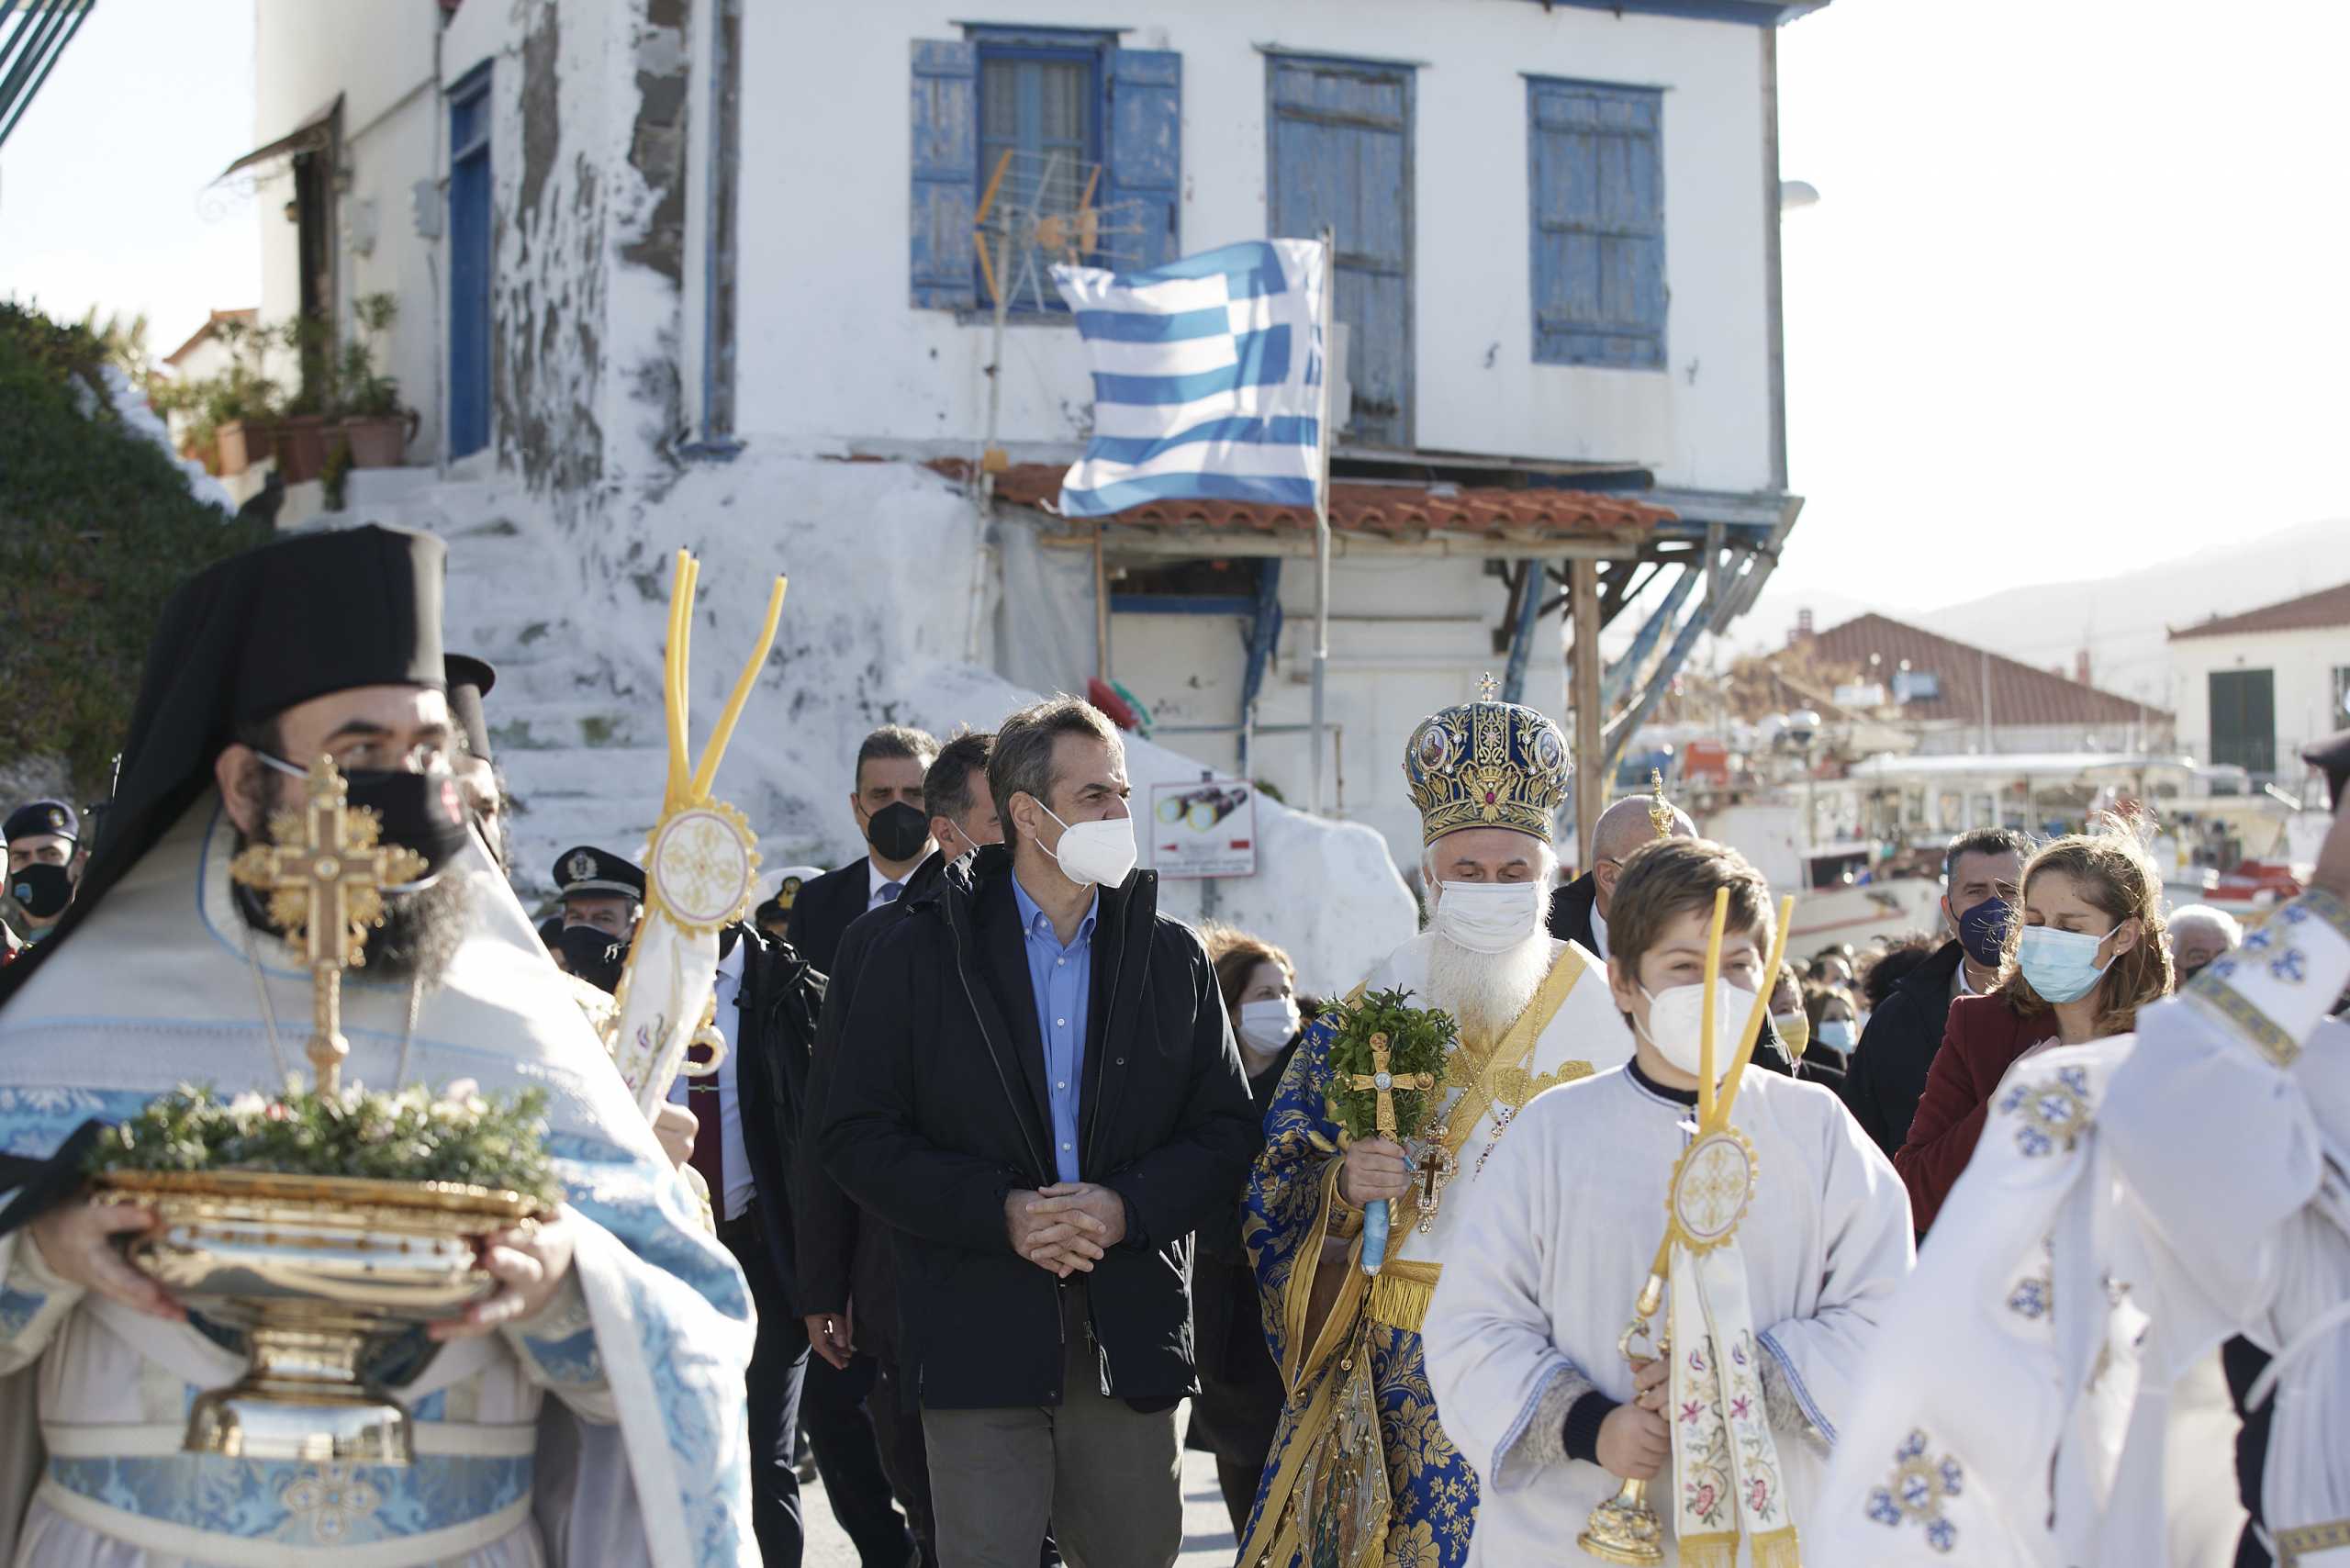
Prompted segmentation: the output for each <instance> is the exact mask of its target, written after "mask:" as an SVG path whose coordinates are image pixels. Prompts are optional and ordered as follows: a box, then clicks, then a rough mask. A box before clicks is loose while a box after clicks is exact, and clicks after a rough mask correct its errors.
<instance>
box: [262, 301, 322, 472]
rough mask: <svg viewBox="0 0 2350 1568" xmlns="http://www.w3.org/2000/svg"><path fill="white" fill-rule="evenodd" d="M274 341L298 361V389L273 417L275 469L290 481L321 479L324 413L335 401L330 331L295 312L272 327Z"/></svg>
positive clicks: (311, 318)
mask: <svg viewBox="0 0 2350 1568" xmlns="http://www.w3.org/2000/svg"><path fill="white" fill-rule="evenodd" d="M277 337H278V341H279V342H282V343H284V344H285V347H286V348H287V349H288V350H290V351H291V352H292V353H294V354H295V356H296V357H297V359H298V360H299V361H300V363H301V366H302V390H301V391H300V392H299V393H298V394H297V395H296V396H295V397H294V398H293V399H292V400H290V401H289V402H288V403H287V404H286V405H285V414H284V416H283V417H282V418H281V419H280V420H278V421H277V441H276V446H277V471H278V473H280V474H281V475H283V476H285V482H286V483H287V484H289V485H299V484H302V483H304V482H305V481H307V480H311V479H317V478H320V477H323V476H324V475H325V474H326V468H327V434H326V427H327V422H328V420H329V417H330V414H331V413H332V412H333V409H334V401H335V387H334V374H335V368H336V367H335V361H334V353H333V343H334V330H333V329H332V328H331V327H330V326H329V325H328V324H327V323H326V322H325V321H323V320H320V319H319V318H317V317H315V316H297V317H294V318H293V319H290V320H288V321H287V322H286V323H285V325H284V326H283V327H280V328H279V329H277Z"/></svg>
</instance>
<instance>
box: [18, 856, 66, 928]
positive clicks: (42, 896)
mask: <svg viewBox="0 0 2350 1568" xmlns="http://www.w3.org/2000/svg"><path fill="white" fill-rule="evenodd" d="M8 894H9V896H10V897H11V898H14V899H15V900H16V901H17V902H18V903H20V904H22V905H24V908H25V913H27V914H29V915H31V916H32V917H33V918H34V919H35V920H48V919H50V918H52V917H53V916H56V915H60V914H62V913H65V906H66V905H67V904H69V903H72V902H73V878H72V877H71V876H69V875H67V874H66V870H65V868H64V867H62V866H51V865H50V864H49V863H48V862H47V861H40V860H37V861H35V862H33V864H31V865H29V866H28V867H26V868H24V869H23V870H21V871H17V872H13V873H11V874H10V876H9V878H8Z"/></svg>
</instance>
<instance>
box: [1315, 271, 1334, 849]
mask: <svg viewBox="0 0 2350 1568" xmlns="http://www.w3.org/2000/svg"><path fill="white" fill-rule="evenodd" d="M1337 289H1338V249H1337V235H1336V234H1335V233H1334V232H1333V230H1331V229H1330V227H1329V226H1328V225H1324V226H1323V229H1322V321H1321V330H1322V342H1321V343H1320V344H1319V348H1320V352H1321V355H1322V391H1321V398H1320V407H1321V417H1320V418H1319V419H1318V420H1315V435H1316V438H1317V442H1316V444H1317V445H1318V447H1319V449H1320V450H1319V453H1318V454H1317V458H1318V467H1319V472H1318V473H1317V474H1316V475H1315V485H1314V812H1315V815H1317V816H1319V815H1320V814H1321V812H1322V809H1323V801H1322V743H1323V734H1324V730H1323V726H1324V718H1325V711H1324V681H1325V678H1326V676H1327V674H1328V672H1329V666H1330V441H1331V435H1330V377H1331V375H1332V374H1333V366H1332V364H1331V355H1332V353H1333V352H1334V351H1335V349H1336V347H1337V342H1336V339H1337V333H1336V328H1335V325H1334V322H1335V319H1336V314H1337V311H1336V301H1337Z"/></svg>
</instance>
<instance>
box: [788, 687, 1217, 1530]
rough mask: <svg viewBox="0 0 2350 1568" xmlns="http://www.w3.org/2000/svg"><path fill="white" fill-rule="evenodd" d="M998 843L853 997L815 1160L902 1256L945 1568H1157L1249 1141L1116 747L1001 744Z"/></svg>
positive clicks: (1209, 1000) (907, 1350)
mask: <svg viewBox="0 0 2350 1568" xmlns="http://www.w3.org/2000/svg"><path fill="white" fill-rule="evenodd" d="M988 783H989V787H990V793H991V794H992V796H993V798H994V800H995V802H996V805H997V807H998V810H999V811H1000V812H1001V813H1002V819H1003V826H1004V836H1005V839H1006V844H1005V846H1003V847H998V848H989V849H983V850H981V851H980V852H979V854H978V855H976V856H974V857H972V858H971V859H970V860H968V861H965V862H962V863H959V864H957V865H955V866H951V867H949V868H946V873H945V874H944V875H943V876H942V877H941V878H940V879H939V881H938V884H937V886H936V888H935V889H934V890H933V891H932V892H931V893H930V894H929V895H927V896H926V897H924V898H923V899H922V900H921V901H920V902H917V903H916V904H914V905H913V906H912V908H911V909H910V910H909V911H908V913H907V914H906V916H905V918H904V919H902V920H901V921H900V922H899V923H898V924H897V925H896V927H895V928H894V929H892V930H890V931H889V932H887V933H886V934H884V935H882V936H881V937H880V939H879V941H878V943H877V944H876V945H875V946H874V948H873V950H872V952H871V954H870V955H869V956H868V957H867V959H866V960H865V967H864V969H862V971H861V972H860V973H859V974H858V976H857V980H856V995H855V996H853V997H852V998H851V999H850V1003H849V1015H848V1020H847V1024H846V1026H845V1031H844V1036H843V1044H842V1047H841V1050H840V1053H839V1063H838V1068H837V1072H838V1076H837V1077H836V1078H835V1079H834V1082H833V1086H832V1092H831V1098H830V1108H829V1112H828V1116H827V1125H826V1129H825V1135H824V1153H825V1156H826V1158H827V1159H828V1160H829V1161H830V1162H831V1165H832V1168H833V1173H834V1176H835V1177H836V1178H837V1179H838V1180H839V1181H840V1182H841V1184H842V1185H843V1186H844V1187H845V1188H846V1189H847V1190H848V1192H849V1193H850V1195H851V1196H852V1197H854V1198H856V1200H857V1201H858V1202H859V1203H860V1204H864V1205H865V1206H866V1207H867V1209H868V1210H870V1211H871V1212H872V1213H874V1214H875V1215H878V1216H879V1217H880V1218H881V1219H883V1220H886V1221H887V1222H888V1223H889V1224H890V1226H893V1227H895V1229H896V1231H897V1233H898V1234H897V1238H896V1240H897V1259H898V1277H899V1298H898V1299H899V1307H900V1315H901V1325H902V1328H903V1332H904V1343H903V1345H902V1346H901V1351H900V1354H901V1357H902V1359H903V1362H904V1367H905V1373H906V1376H907V1377H909V1378H910V1379H912V1380H913V1382H914V1384H915V1386H916V1388H917V1389H918V1390H919V1391H920V1394H921V1399H922V1404H923V1431H924V1436H925V1438H926V1439H927V1441H928V1446H929V1450H930V1473H931V1484H932V1489H933V1503H934V1508H935V1511H936V1528H937V1534H938V1542H939V1547H940V1550H941V1554H942V1561H943V1562H944V1563H945V1564H946V1568H967V1565H968V1568H980V1565H985V1568H1024V1565H1025V1564H1026V1563H1027V1562H1033V1561H1034V1558H1035V1551H1036V1541H1037V1540H1038V1538H1039V1537H1040V1536H1041V1535H1043V1533H1044V1531H1045V1529H1046V1525H1047V1522H1048V1521H1049V1523H1050V1525H1051V1528H1052V1530H1053V1533H1054V1534H1055V1535H1056V1536H1057V1538H1058V1539H1059V1540H1060V1542H1061V1545H1062V1546H1063V1548H1064V1549H1065V1550H1066V1551H1068V1553H1069V1556H1070V1557H1071V1558H1072V1559H1073V1560H1075V1561H1078V1562H1087V1563H1091V1564H1096V1565H1099V1568H1144V1565H1147V1564H1166V1563H1171V1562H1173V1561H1174V1560H1175V1555H1176V1553H1177V1552H1178V1551H1180V1550H1181V1543H1182V1499H1181V1494H1180V1491H1179V1488H1178V1484H1177V1480H1176V1475H1177V1467H1178V1460H1179V1453H1178V1436H1177V1431H1176V1424H1175V1411H1176V1406H1177V1405H1178V1404H1179V1403H1180V1402H1181V1400H1182V1398H1183V1397H1184V1396H1185V1395H1187V1394H1192V1393H1193V1392H1195V1391H1196V1389H1197V1387H1198V1381H1197V1379H1196V1377H1195V1376H1194V1372H1193V1366H1192V1352H1191V1324H1190V1317H1191V1301H1190V1291H1189V1287H1188V1284H1187V1275H1188V1272H1189V1267H1190V1252H1191V1243H1190V1236H1191V1233H1192V1231H1193V1230H1194V1229H1196V1228H1197V1227H1198V1226H1202V1225H1203V1224H1210V1223H1222V1222H1223V1220H1224V1219H1225V1214H1226V1210H1227V1205H1228V1204H1229V1203H1230V1200H1231V1195H1232V1193H1233V1190H1234V1188H1235V1187H1236V1186H1237V1183H1238V1182H1239V1181H1240V1179H1241V1175H1242V1172H1243V1170H1245V1169H1246V1167H1247V1165H1248V1160H1249V1159H1250V1157H1251V1156H1252V1155H1253V1154H1254V1153H1255V1152H1256V1149H1257V1147H1258V1144H1259V1141H1260V1135H1259V1131H1258V1127H1257V1124H1256V1118H1255V1116H1254V1114H1253V1113H1252V1111H1251V1108H1250V1104H1249V1099H1248V1081H1247V1080H1246V1078H1245V1077H1244V1076H1243V1073H1242V1070H1241V1066H1240V1058H1239V1053H1238V1051H1237V1048H1236V1047H1235V1046H1234V1044H1233V1041H1232V1035H1231V1031H1230V1029H1229V1028H1228V1027H1227V1025H1226V1024H1225V1014H1224V1005H1223V1002H1222V999H1221V998H1220V997H1219V996H1218V994H1217V991H1216V984H1215V975H1214V969H1212V968H1211V967H1210V965H1209V963H1208V958H1207V954H1206V952H1205V951H1204V950H1203V948H1202V946H1200V941H1199V938H1198V937H1197V936H1195V935H1192V932H1191V931H1190V929H1189V928H1187V927H1185V926H1184V925H1182V924H1179V923H1178V922H1176V921H1174V920H1172V919H1168V918H1164V917H1162V916H1160V915H1159V913H1158V880H1157V879H1156V878H1155V877H1154V876H1152V875H1151V874H1150V873H1148V872H1144V873H1140V874H1136V873H1135V872H1134V869H1133V868H1134V863H1135V859H1136V847H1135V841H1134V831H1133V823H1132V822H1131V821H1130V820H1129V819H1128V816H1127V810H1126V797H1127V794H1128V793H1129V791H1128V788H1127V784H1126V776H1125V754H1124V748H1123V747H1122V745H1120V743H1119V740H1118V736H1117V732H1116V731H1115V730H1114V729H1113V728H1112V727H1111V725H1110V722H1109V721H1108V720H1107V719H1105V718H1104V717H1103V716H1102V714H1101V713H1100V712H1099V711H1096V710H1095V709H1093V708H1092V707H1091V706H1089V705H1088V704H1086V703H1084V702H1081V701H1079V700H1075V699H1073V698H1058V699H1056V700H1052V701H1049V702H1045V703H1040V704H1038V705H1037V706H1036V707H1034V708H1031V709H1027V710H1024V711H1022V712H1020V713H1017V714H1014V715H1013V717H1012V718H1011V719H1009V720H1007V721H1006V722H1005V723H1004V725H1003V727H1002V729H1001V730H999V731H998V732H997V734H996V744H995V751H994V756H993V757H992V758H991V760H990V764H989V767H988Z"/></svg>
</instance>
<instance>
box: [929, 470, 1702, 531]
mask: <svg viewBox="0 0 2350 1568" xmlns="http://www.w3.org/2000/svg"><path fill="white" fill-rule="evenodd" d="M931 466H932V467H934V468H935V469H937V470H939V471H940V472H941V473H945V474H948V475H951V476H955V477H958V478H959V477H961V476H964V475H966V474H968V472H969V466H968V464H966V463H963V462H961V461H960V460H957V459H953V458H945V459H941V460H939V461H937V462H935V463H933V464H932V465H931ZM1065 472H1067V470H1065V469H1063V468H1061V467H1059V466H1057V465H1053V464H1046V463H1018V464H1014V465H1013V466H1012V467H1010V468H1009V469H1006V470H1005V471H1004V472H1003V473H1002V474H999V475H998V476H996V487H995V493H996V495H997V497H998V498H1001V499H1003V500H1007V501H1010V502H1012V503H1013V504H1014V505H1017V506H1037V505H1040V504H1042V503H1045V502H1048V501H1057V500H1058V499H1059V498H1060V493H1061V476H1062V475H1063V474H1064V473H1065ZM1676 515H1677V514H1676V513H1674V512H1673V511H1672V510H1669V509H1667V508H1664V507H1660V506H1651V505H1650V504H1649V503H1648V502H1646V501H1639V500H1634V499H1632V498H1629V497H1627V496H1613V495H1599V494H1595V493H1593V492H1591V491H1587V490H1550V489H1525V490H1516V489H1499V488H1468V489H1463V488H1458V487H1430V486H1424V485H1350V484H1348V483H1346V482H1345V481H1343V480H1340V481H1338V482H1337V483H1335V484H1333V485H1332V486H1331V487H1330V527H1331V529H1332V530H1333V531H1334V532H1345V533H1363V534H1372V535H1378V536H1381V537H1385V538H1391V539H1416V538H1421V537H1425V536H1427V535H1430V534H1445V535H1450V536H1459V535H1463V534H1467V535H1473V536H1478V537H1483V538H1491V539H1506V540H1513V541H1521V542H1522V541H1528V540H1541V539H1566V538H1575V539H1604V540H1621V541H1624V542H1628V543H1637V542H1639V541H1640V540H1642V539H1645V538H1646V537H1647V536H1648V535H1649V534H1650V533H1651V532H1654V530H1655V528H1656V526H1657V524H1659V523H1661V522H1670V521H1673V519H1674V517H1675V516H1676ZM1107 521H1112V522H1115V523H1118V524H1120V525H1121V526H1124V527H1144V528H1197V529H1203V530H1207V531H1209V532H1226V533H1237V532H1248V531H1249V530H1252V529H1255V530H1261V531H1264V532H1274V531H1278V530H1287V529H1311V528H1312V527H1313V526H1314V513H1313V511H1312V510H1310V509H1307V508H1304V507H1288V506H1273V505H1270V504H1266V503H1261V502H1254V501H1217V500H1173V501H1154V502H1152V503H1150V504H1149V505H1147V506H1141V507H1135V508H1133V509H1131V510H1126V511H1122V512H1119V513H1117V514H1116V515H1115V516H1114V517H1112V518H1110V519H1108V520H1107Z"/></svg>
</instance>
